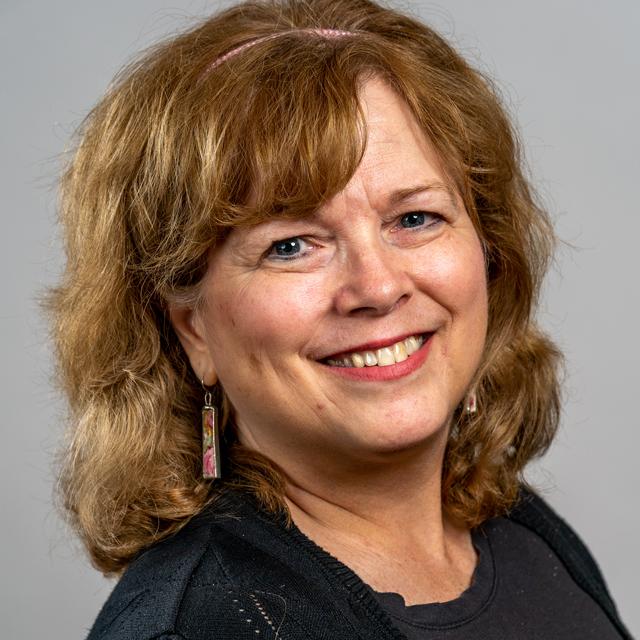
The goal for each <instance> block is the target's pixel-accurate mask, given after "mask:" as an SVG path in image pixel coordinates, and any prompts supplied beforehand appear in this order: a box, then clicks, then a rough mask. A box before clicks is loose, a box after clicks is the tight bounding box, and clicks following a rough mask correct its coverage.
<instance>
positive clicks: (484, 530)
mask: <svg viewBox="0 0 640 640" xmlns="http://www.w3.org/2000/svg"><path fill="white" fill-rule="evenodd" d="M472 541H473V545H474V547H475V548H476V551H477V553H478V564H477V566H476V569H475V571H474V573H473V577H472V580H471V584H470V586H469V588H468V589H466V590H465V591H464V592H463V593H462V594H461V595H460V596H459V597H457V598H455V599H454V600H451V601H448V602H442V603H431V604H424V605H413V606H409V607H407V606H406V605H405V602H404V599H403V598H402V596H400V595H399V594H397V593H382V594H375V595H376V599H377V600H378V601H379V602H380V603H381V604H382V606H383V608H384V609H385V610H386V611H387V613H389V615H390V616H391V618H392V620H393V622H394V624H395V625H396V626H397V627H398V628H399V629H400V630H401V631H402V632H403V633H404V634H405V635H406V636H407V638H408V640H422V639H423V638H437V639H438V640H468V639H469V638H473V640H512V638H514V637H515V638H518V640H546V639H547V638H580V640H620V638H621V637H622V636H621V635H620V633H619V632H618V631H617V630H616V629H615V627H614V626H613V624H612V622H611V621H610V620H609V618H608V617H607V615H606V613H605V612H604V611H603V610H602V609H601V608H600V607H599V606H598V604H597V603H596V602H595V601H594V600H593V599H592V598H591V597H590V596H589V595H587V594H586V593H585V592H584V591H583V590H582V589H581V588H580V587H578V585H577V584H576V583H575V581H574V580H573V578H571V576H570V575H569V572H568V571H567V570H566V569H565V568H564V566H563V565H562V562H561V561H560V559H559V558H558V557H557V555H556V554H555V553H554V552H553V551H552V550H551V548H550V547H549V546H548V545H547V543H546V542H545V541H544V540H543V539H542V538H541V537H540V536H538V535H537V534H536V533H534V532H533V531H531V529H528V528H527V527H524V526H523V525H521V524H518V523H517V522H514V521H513V520H510V519H509V518H493V519H492V520H489V521H488V522H485V523H484V524H483V525H482V526H481V527H478V528H477V529H474V531H473V532H472Z"/></svg>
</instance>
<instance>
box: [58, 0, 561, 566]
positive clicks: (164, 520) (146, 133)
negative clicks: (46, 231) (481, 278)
mask: <svg viewBox="0 0 640 640" xmlns="http://www.w3.org/2000/svg"><path fill="white" fill-rule="evenodd" d="M322 28H325V29H336V30H344V31H348V32H350V34H349V35H342V36H340V37H327V36H326V35H323V34H322V33H312V32H310V31H309V30H310V29H322ZM264 36H270V37H268V38H265V39H261V40H260V41H258V42H256V43H254V44H252V46H249V47H246V48H245V49H243V50H242V51H240V52H238V53H236V54H235V55H232V56H230V57H228V58H227V59H225V60H223V61H222V62H221V63H220V64H217V65H216V64H213V62H214V61H216V60H218V59H219V58H220V56H223V55H224V54H225V53H228V52H230V51H232V50H233V49H235V48H236V47H238V46H241V45H243V44H246V43H248V42H249V41H252V40H254V39H256V38H263V37H264ZM374 75H375V76H378V77H382V78H384V79H385V80H386V82H387V83H388V84H389V85H390V86H391V87H392V88H393V89H394V90H395V91H396V92H397V93H398V94H399V95H400V96H401V97H402V98H403V99H404V100H405V101H406V103H407V104H408V105H409V107H410V108H411V110H412V112H413V114H414V116H415V118H416V119H417V121H418V123H419V124H420V125H421V127H422V129H423V131H424V133H425V134H426V136H427V137H428V138H429V140H430V141H431V142H432V143H433V145H434V146H435V148H436V150H437V152H438V154H439V157H440V158H441V160H442V162H443V164H444V166H445V167H446V170H447V173H448V175H449V176H450V178H451V180H452V181H453V182H454V183H455V185H456V188H457V190H458V191H459V193H460V195H461V197H462V199H463V201H464V203H465V206H466V208H467V211H468V212H469V214H470V216H471V218H472V220H473V223H474V225H475V227H476V230H477V232H478V235H479V237H480V239H481V241H482V243H483V245H484V248H485V255H486V266H487V280H488V295H489V326H488V333H487V340H486V347H485V352H484V355H483V358H482V362H481V365H480V367H479V369H478V371H477V374H476V376H475V378H474V381H473V386H474V387H475V389H476V391H477V396H478V407H479V411H478V412H477V414H475V415H473V416H468V415H466V414H463V413H462V411H461V410H458V412H457V413H456V414H455V415H454V419H453V423H452V424H453V427H452V430H451V434H450V439H449V444H448V446H447V450H446V453H445V461H444V469H443V484H442V492H443V494H442V499H443V504H444V506H445V508H446V509H447V510H448V511H449V512H450V513H451V514H452V515H453V516H454V517H457V518H458V519H460V520H461V521H463V522H464V523H465V524H466V525H467V526H469V527H472V526H475V525H477V524H479V523H480V522H482V521H483V520H485V519H487V518H489V517H491V516H494V515H497V514H499V513H503V512H504V511H505V510H507V509H508V508H509V506H510V505H511V504H512V503H513V501H514V499H515V497H516V494H517V490H518V486H519V484H520V483H521V482H522V471H523V469H524V467H525V465H526V464H527V462H529V461H530V460H531V459H532V457H534V456H537V455H540V454H541V453H542V452H544V451H545V449H546V448H547V447H548V446H549V444H550V442H551V440H552V438H553V436H554V433H555V431H556V428H557V424H558V418H559V406H560V401H559V384H558V375H557V372H558V365H559V363H560V355H559V352H558V351H557V349H556V348H555V347H554V345H553V344H552V343H551V342H550V340H549V339H548V338H546V337H545V336H544V335H543V334H542V333H541V332H540V331H539V330H538V328H537V327H536V325H535V323H534V312H535V306H536V302H537V297H538V294H539V291H540V286H541V281H542V277H543V275H544V272H545V270H546V267H547V264H548V261H549V259H550V257H551V255H552V249H553V245H554V235H553V231H552V227H551V224H550V221H549V218H548V215H547V214H546V213H545V211H544V210H543V209H542V208H541V207H540V206H539V205H538V204H537V203H536V200H535V197H534V195H533V194H532V190H531V187H530V185H529V183H528V181H527V178H526V176H525V173H524V170H523V162H522V159H521V154H520V151H519V147H518V144H517V140H516V137H515V134H514V131H513V128H512V126H511V124H510V122H509V119H508V117H507V116H506V114H505V110H504V109H503V107H502V106H501V103H500V100H499V97H498V96H497V92H496V91H495V89H494V88H493V87H492V84H491V83H490V82H489V81H488V80H487V79H486V78H485V77H484V76H483V75H482V74H481V73H479V72H478V71H476V70H474V69H473V68H472V67H471V66H470V65H469V64H468V63H467V62H466V61H465V60H464V59H463V58H462V57H461V56H460V55H459V54H458V53H456V51H454V49H453V48H452V47H451V46H450V45H449V44H448V43H447V42H446V41H445V40H444V39H443V38H442V37H441V36H439V35H438V34H437V33H435V32H434V31H433V30H432V29H430V28H429V27H427V26H425V25H424V24H422V23H421V22H420V21H418V20H416V19H413V18H412V17H409V16H406V15H403V14H401V13H398V12H396V11H393V10H390V9H387V8H382V7H380V6H378V5H377V4H375V3H373V2H370V1H369V0H269V1H266V2H245V3H243V4H240V5H238V6H236V7H233V8H231V9H228V10H226V11H224V12H223V13H219V14H217V15H214V16H212V17H211V18H209V19H207V20H205V21H203V22H201V23H200V24H198V25H197V26H196V27H195V28H192V29H191V30H189V31H188V32H185V33H182V34H180V35H178V36H177V37H174V38H173V39H171V40H169V41H166V42H163V43H161V44H160V45H159V46H157V47H155V48H154V49H153V50H151V51H150V52H147V53H145V54H144V56H143V57H141V58H140V59H139V60H138V61H136V62H135V63H133V64H131V65H130V66H129V67H127V68H126V69H124V71H123V72H122V73H121V74H120V75H119V76H118V77H117V78H116V80H115V82H114V84H113V85H112V86H111V88H110V89H109V90H108V91H107V93H106V95H105V96H104V97H103V98H102V100H101V101H100V102H99V103H98V104H97V106H96V107H95V108H94V109H93V110H92V111H91V113H90V114H89V115H88V117H87V118H86V120H85V121H84V123H83V124H82V126H81V128H80V131H79V133H78V139H77V144H76V149H75V153H74V155H73V159H72V161H71V162H70V164H69V166H68V168H67V170H66V172H65V173H64V176H63V178H62V181H61V207H60V208H61V220H62V224H63V227H64V229H65V241H66V242H65V247H66V255H67V262H66V270H65V272H64V276H63V278H62V280H61V282H60V284H59V286H58V287H56V288H55V289H54V290H52V291H51V294H50V298H49V309H50V312H51V314H52V319H53V337H54V342H55V345H56V349H57V361H58V365H59V380H60V383H61V385H62V387H63V389H64V391H65V393H66V396H67V398H68V401H69V406H70V413H69V417H70V428H69V439H68V442H67V445H66V446H65V450H64V452H63V453H64V461H63V465H62V469H61V477H60V485H59V486H60V491H61V495H62V498H63V503H64V507H65V508H66V510H67V513H68V514H69V516H70V520H71V522H72V524H73V525H74V527H75V528H76V530H77V531H78V532H79V534H80V536H81V538H82V540H83V542H84V543H85V545H86V547H87V549H88V550H89V553H90V555H91V558H92V560H93V562H94V564H95V565H96V566H97V567H98V568H99V569H101V570H102V571H103V572H105V573H118V572H120V571H122V570H123V569H124V568H125V567H126V566H127V564H128V563H129V562H130V561H131V560H132V559H133V558H134V557H135V556H136V554H138V553H139V552H140V551H141V550H142V549H144V548H146V547H148V546H149V545H150V544H152V543H153V542H155V541H157V540H158V539H160V538H162V537H165V536H167V535H170V534H171V533H173V532H175V531H176V530H177V529H178V528H180V527H181V526H183V525H184V524H185V523H186V522H187V520H188V519H189V518H190V517H192V516H193V515H194V514H196V513H198V512H199V511H200V510H202V509H203V508H204V506H205V505H206V504H208V503H209V502H211V501H212V500H214V499H215V498H216V496H217V495H219V493H220V492H221V491H224V490H225V487H227V486H229V485H235V486H238V485H239V486H242V487H243V488H244V489H245V490H249V491H252V492H253V493H254V494H255V495H256V496H257V498H258V499H259V500H260V501H261V503H262V504H263V506H264V507H265V508H266V509H269V510H272V511H276V510H286V506H285V503H284V499H283V495H284V486H285V479H284V478H283V476H282V473H281V472H280V471H279V469H278V468H277V466H276V465H275V464H274V463H272V462H271V461H269V460H267V459H266V458H264V457H263V456H261V455H259V454H258V453H256V452H254V451H251V450H248V449H246V448H243V447H242V446H240V445H239V444H238V442H237V439H236V437H235V427H234V422H233V407H230V406H228V405H229V403H228V402H225V408H226V411H225V414H226V419H225V421H224V422H225V432H224V443H225V444H224V456H225V458H224V461H225V465H226V466H225V468H226V470H227V471H228V473H227V476H226V478H225V479H224V480H223V481H222V482H220V483H214V484H212V483H211V482H210V481H204V480H202V478H201V474H200V447H201V444H200V439H199V438H200V434H199V430H198V425H199V411H200V404H201V395H202V393H201V388H200V383H199V382H198V381H197V380H196V379H195V377H194V375H193V373H191V371H190V369H189V367H188V364H187V362H188V361H187V359H186V356H185V354H184V352H183V350H182V348H181V346H180V343H179V341H178V339H177V337H176V335H175V334H174V332H173V330H172V328H171V325H170V323H169V321H168V318H167V305H168V303H169V302H173V303H175V302H176V301H179V302H181V303H183V304H191V305H197V304H198V302H199V287H198V285H199V282H200V279H201V277H202V275H203V273H204V270H205V268H206V261H207V254H208V252H209V250H210V249H211V248H212V247H213V246H214V245H215V244H216V243H220V242H223V241H224V238H225V235H226V234H227V233H228V232H229V230H230V229H231V228H233V227H234V226H237V225H248V224H255V223H258V222H260V221H263V220H265V219H269V218H272V217H275V216H279V215H288V216H304V215H308V214H309V213H310V212H312V211H314V210H315V209H317V207H318V206H319V205H320V204H321V203H323V202H325V201H327V200H328V199H329V198H331V197H332V196H333V195H335V194H336V193H338V192H339V191H340V190H341V189H342V188H344V186H345V185H346V184H347V182H348V181H349V179H350V177H351V176H352V175H353V173H354V171H355V169H356V168H357V166H358V164H359V162H360V159H361V157H362V154H363V151H364V145H365V143H366V131H364V125H363V123H364V118H363V114H362V111H361V107H360V103H359V99H358V92H359V88H360V87H361V85H362V82H363V80H365V79H367V78H370V77H372V76H374ZM250 196H251V197H250Z"/></svg>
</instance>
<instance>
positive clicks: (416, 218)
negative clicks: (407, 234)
mask: <svg viewBox="0 0 640 640" xmlns="http://www.w3.org/2000/svg"><path fill="white" fill-rule="evenodd" d="M424 221H425V215H424V213H421V212H419V211H412V212H411V213H405V214H404V215H403V216H402V218H401V219H400V224H401V225H402V226H403V227H404V228H405V229H412V228H414V227H421V226H422V225H423V224H424Z"/></svg>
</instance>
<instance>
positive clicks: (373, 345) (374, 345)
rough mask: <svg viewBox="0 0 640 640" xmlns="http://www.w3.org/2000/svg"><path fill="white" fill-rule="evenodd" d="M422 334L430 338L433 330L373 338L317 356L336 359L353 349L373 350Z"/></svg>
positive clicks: (324, 358)
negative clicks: (378, 338)
mask: <svg viewBox="0 0 640 640" xmlns="http://www.w3.org/2000/svg"><path fill="white" fill-rule="evenodd" d="M423 335H428V336H429V338H431V335H433V332H432V331H414V332H413V333H403V334H402V335H401V336H397V337H395V338H382V339H381V340H373V341H372V342H366V343H364V344H358V345H356V346H354V347H348V348H347V349H343V350H342V351H336V352H335V353H331V354H329V355H326V356H322V357H321V358H318V360H327V359H329V358H330V359H332V360H337V359H338V358H344V357H345V356H347V355H349V354H350V353H353V352H354V351H375V350H376V349H382V348H384V347H390V346H391V345H392V344H395V343H396V342H400V341H401V340H405V339H406V338H410V337H411V336H423ZM427 342H428V340H427ZM416 353H417V351H416ZM412 357H413V356H412ZM323 364H325V363H323ZM400 364H401V363H400ZM390 366H393V365H390Z"/></svg>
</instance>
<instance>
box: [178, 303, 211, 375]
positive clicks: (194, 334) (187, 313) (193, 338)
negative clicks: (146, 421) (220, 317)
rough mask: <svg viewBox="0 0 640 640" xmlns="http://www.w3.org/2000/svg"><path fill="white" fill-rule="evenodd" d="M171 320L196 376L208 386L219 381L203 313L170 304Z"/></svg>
mask: <svg viewBox="0 0 640 640" xmlns="http://www.w3.org/2000/svg"><path fill="white" fill-rule="evenodd" d="M169 320H170V322H171V325H172V326H173V330H174V331H175V332H176V335H177V336H178V339H179V340H180V343H181V344H182V347H183V349H184V350H185V352H186V354H187V357H188V358H189V362H190V363H191V368H192V369H193V371H194V373H195V374H196V377H197V378H198V379H199V380H202V381H203V382H204V384H205V385H207V386H211V385H214V384H215V383H216V382H217V381H218V376H217V374H216V369H215V366H214V364H213V358H212V357H211V352H210V350H209V344H208V342H207V339H206V337H207V336H206V331H205V325H204V322H203V320H202V316H201V314H199V313H198V312H197V311H196V310H194V309H192V308H191V307H187V306H184V305H179V304H170V305H169Z"/></svg>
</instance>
